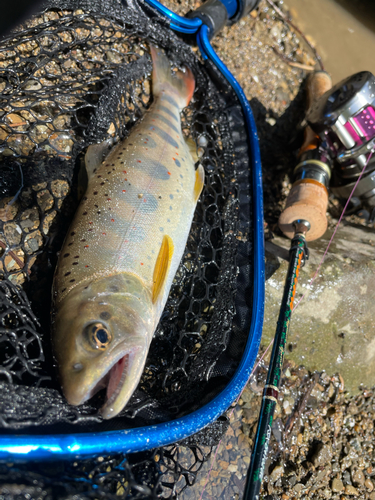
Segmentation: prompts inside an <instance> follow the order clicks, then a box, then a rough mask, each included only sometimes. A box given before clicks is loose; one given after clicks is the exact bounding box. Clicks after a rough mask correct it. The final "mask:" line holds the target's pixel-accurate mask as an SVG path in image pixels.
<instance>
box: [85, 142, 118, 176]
mask: <svg viewBox="0 0 375 500" xmlns="http://www.w3.org/2000/svg"><path fill="white" fill-rule="evenodd" d="M112 145H113V140H112V139H107V140H106V141H103V142H101V143H100V144H91V146H89V147H88V148H87V151H86V154H85V165H86V173H87V177H88V179H89V180H90V179H91V177H92V176H93V175H94V170H96V169H97V168H98V167H99V166H100V165H101V164H102V163H103V161H104V159H105V157H106V156H107V155H108V152H109V149H110V148H111V147H112Z"/></svg>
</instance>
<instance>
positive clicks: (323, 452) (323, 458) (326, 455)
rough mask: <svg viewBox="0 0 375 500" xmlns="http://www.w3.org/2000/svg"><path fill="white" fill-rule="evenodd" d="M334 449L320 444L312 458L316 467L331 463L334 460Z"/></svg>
mask: <svg viewBox="0 0 375 500" xmlns="http://www.w3.org/2000/svg"><path fill="white" fill-rule="evenodd" d="M332 456H333V453H332V448H331V446H330V445H328V444H323V443H318V444H317V445H316V449H315V451H314V453H313V456H312V459H311V460H312V463H313V464H314V466H315V467H319V466H320V465H325V464H327V463H330V462H331V460H332Z"/></svg>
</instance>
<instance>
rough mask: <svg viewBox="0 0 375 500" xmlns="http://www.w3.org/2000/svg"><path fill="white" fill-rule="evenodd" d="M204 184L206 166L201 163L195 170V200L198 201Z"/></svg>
mask: <svg viewBox="0 0 375 500" xmlns="http://www.w3.org/2000/svg"><path fill="white" fill-rule="evenodd" d="M203 186H204V168H203V167H202V165H199V167H198V168H197V170H196V171H195V184H194V195H193V196H194V201H195V203H197V201H198V198H199V195H200V194H201V192H202V189H203Z"/></svg>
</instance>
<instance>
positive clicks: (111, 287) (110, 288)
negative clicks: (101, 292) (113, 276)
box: [108, 285, 118, 292]
mask: <svg viewBox="0 0 375 500" xmlns="http://www.w3.org/2000/svg"><path fill="white" fill-rule="evenodd" d="M108 290H109V291H110V292H118V286H117V285H111V286H109V287H108Z"/></svg>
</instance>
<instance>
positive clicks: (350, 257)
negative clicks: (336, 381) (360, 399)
mask: <svg viewBox="0 0 375 500" xmlns="http://www.w3.org/2000/svg"><path fill="white" fill-rule="evenodd" d="M332 232H333V230H332V229H331V230H328V231H327V232H326V234H325V235H324V237H323V238H321V239H320V240H319V241H315V242H311V243H310V244H309V248H310V260H309V261H308V263H307V264H306V265H305V267H304V268H303V269H302V272H301V274H300V279H299V282H298V287H297V295H296V301H295V302H296V303H297V304H298V305H297V307H295V310H294V313H293V315H292V320H291V323H290V330H289V336H288V342H287V346H288V347H287V349H286V357H289V358H291V359H293V360H294V361H295V362H296V363H299V364H304V365H305V366H306V368H308V369H310V370H315V369H317V370H325V371H327V373H329V374H332V373H335V372H339V373H341V374H342V376H343V377H344V380H345V384H346V389H348V390H349V391H350V392H351V393H355V392H356V391H357V389H358V386H359V385H360V384H364V385H366V386H373V385H375V362H374V361H375V232H374V230H373V229H370V228H366V227H364V226H359V225H355V224H351V223H347V222H344V223H343V224H342V225H341V227H340V228H339V230H338V231H337V233H336V236H335V238H334V240H333V243H332V245H331V246H330V248H329V251H328V253H327V255H326V258H325V260H324V263H323V264H322V266H321V268H320V270H319V272H318V274H317V276H316V279H315V280H314V282H313V283H312V285H311V286H310V285H309V283H310V282H311V279H312V278H313V276H314V275H315V273H316V271H317V269H318V265H319V263H320V262H321V259H322V257H323V254H324V251H325V249H326V247H327V245H328V242H329V239H330V238H331V235H332ZM289 247H290V241H289V240H287V239H286V238H282V237H276V238H274V239H273V240H272V241H268V242H267V243H266V269H267V275H268V279H267V282H266V302H265V322H264V331H263V338H262V343H263V344H268V343H269V342H270V340H271V338H272V337H273V335H274V332H275V327H276V321H277V318H278V314H279V307H280V303H281V298H282V294H283V287H284V281H285V277H286V272H287V268H288V262H287V261H286V260H284V259H285V258H286V257H287V251H288V250H289ZM301 298H302V300H301V302H300V303H298V301H299V300H300V299H301Z"/></svg>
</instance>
